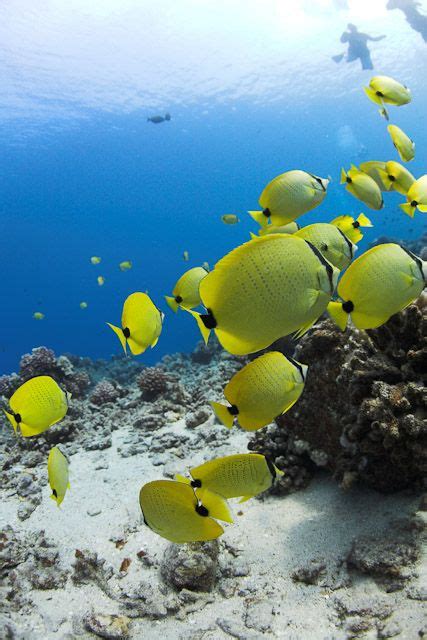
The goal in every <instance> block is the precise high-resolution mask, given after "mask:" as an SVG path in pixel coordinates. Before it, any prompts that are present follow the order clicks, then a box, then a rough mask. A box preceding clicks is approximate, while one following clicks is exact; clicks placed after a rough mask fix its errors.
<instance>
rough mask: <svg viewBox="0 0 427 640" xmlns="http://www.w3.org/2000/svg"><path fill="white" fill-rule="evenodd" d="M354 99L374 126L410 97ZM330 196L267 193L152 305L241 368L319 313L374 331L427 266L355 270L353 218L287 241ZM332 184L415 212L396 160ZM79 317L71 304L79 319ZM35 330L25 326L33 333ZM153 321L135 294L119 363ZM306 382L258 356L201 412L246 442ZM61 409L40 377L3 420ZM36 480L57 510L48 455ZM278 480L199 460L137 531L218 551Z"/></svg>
mask: <svg viewBox="0 0 427 640" xmlns="http://www.w3.org/2000/svg"><path fill="white" fill-rule="evenodd" d="M365 92H366V94H367V96H368V97H369V98H370V100H372V101H373V102H374V103H375V104H377V105H379V106H380V114H381V116H383V117H384V118H385V119H386V120H387V121H389V119H390V116H389V112H388V109H387V108H386V106H385V105H393V106H396V107H399V106H402V105H405V104H408V103H409V102H410V101H411V93H410V91H409V89H408V88H407V87H406V86H404V85H402V84H400V83H399V82H397V81H396V80H394V79H393V78H390V77H387V76H375V77H374V78H372V79H371V81H370V83H369V86H368V87H365ZM387 130H388V133H389V135H390V138H391V140H392V143H393V145H394V147H395V149H396V151H397V153H398V155H399V158H400V160H401V161H402V162H409V161H411V160H412V159H413V158H414V155H415V143H414V142H413V141H412V140H411V138H410V137H409V136H408V135H407V134H406V133H405V132H404V131H402V129H400V128H399V127H398V126H396V125H394V124H388V125H387ZM329 182H330V179H329V178H328V179H327V178H321V177H319V176H316V175H314V174H312V173H308V172H306V171H303V170H299V169H298V170H290V171H286V172H284V173H282V174H281V175H279V176H277V177H275V178H274V179H273V180H271V182H269V183H268V184H267V185H266V186H265V188H264V189H263V191H262V193H261V195H260V197H259V204H260V207H261V209H260V210H256V211H249V215H250V216H251V217H252V218H253V219H254V220H255V221H256V222H257V223H258V224H259V229H258V233H257V234H254V233H251V239H250V240H249V241H248V242H245V243H243V244H242V245H240V246H238V247H236V248H235V249H234V250H232V251H231V252H230V253H228V254H227V255H225V256H224V257H223V258H221V259H220V260H219V261H218V262H217V264H216V265H215V267H214V268H213V269H212V270H211V271H210V270H209V265H207V263H204V264H203V265H202V266H196V267H193V268H191V269H189V270H187V271H186V272H185V273H184V274H183V275H181V276H180V277H179V279H178V280H177V282H176V284H175V286H174V287H173V289H172V293H171V295H168V296H165V300H166V303H167V305H168V307H169V308H170V309H171V310H172V311H174V312H175V313H176V312H177V311H178V310H179V308H181V309H182V310H183V311H185V312H186V313H188V314H189V316H190V315H191V316H192V317H193V318H194V319H195V321H196V322H197V325H198V327H199V329H200V332H201V334H202V336H203V339H204V340H205V342H206V343H207V341H208V339H209V335H210V333H211V331H214V332H215V334H216V337H217V338H218V340H219V342H220V344H221V345H222V347H223V348H224V349H225V350H227V351H228V352H230V353H232V354H234V355H248V354H253V353H257V352H258V351H260V350H262V349H265V348H267V347H269V346H270V345H271V344H272V343H273V342H274V341H275V340H277V339H278V338H281V337H283V336H287V335H290V334H293V335H294V336H296V337H300V336H302V335H304V333H306V332H307V331H308V330H309V329H310V327H312V325H313V324H314V323H315V322H316V321H317V320H318V319H319V318H320V316H321V315H322V314H323V313H324V312H325V311H326V312H327V313H328V314H329V315H330V317H331V318H332V319H333V320H334V321H335V323H336V324H337V325H338V327H339V328H340V329H341V330H343V331H344V330H345V329H346V327H347V326H348V323H349V321H351V322H352V323H353V325H354V326H355V327H357V328H358V329H361V330H363V329H373V328H376V327H379V326H381V325H382V324H384V323H385V322H387V320H388V319H389V318H390V317H391V316H392V315H393V314H395V313H398V312H399V311H401V310H402V309H404V308H405V307H406V306H408V305H409V304H410V303H411V302H413V301H414V300H416V299H417V298H418V297H419V296H420V294H421V293H422V291H423V289H424V287H425V284H426V277H427V263H425V262H423V261H422V260H421V259H420V258H418V257H417V256H415V255H413V254H412V253H411V252H410V251H408V250H407V249H405V248H403V247H401V246H400V245H398V244H394V243H387V244H380V245H377V246H375V247H373V248H371V249H369V250H368V251H366V252H365V253H363V254H362V255H361V256H359V257H358V258H357V259H354V256H355V252H356V251H357V242H359V241H360V240H361V239H362V238H363V231H362V229H363V228H369V227H372V226H373V225H372V223H371V221H370V219H369V218H368V217H367V216H366V215H365V214H363V213H361V214H360V215H359V216H358V217H357V218H356V219H355V218H353V217H352V216H350V215H340V216H338V217H335V218H334V219H333V220H331V221H330V222H329V223H314V224H310V225H308V226H305V227H300V225H299V223H298V222H297V219H299V218H300V216H302V215H303V214H305V213H307V212H308V211H311V210H312V209H314V208H315V207H317V206H318V205H319V204H321V203H322V202H323V200H324V199H325V197H326V195H327V188H328V184H329ZM341 182H342V183H343V184H345V188H346V189H347V191H348V192H349V193H351V194H352V195H353V196H354V197H355V198H357V199H358V200H360V201H361V202H363V203H364V204H365V205H366V206H367V207H369V208H370V209H372V210H374V211H378V210H380V209H382V208H383V207H384V199H383V195H384V194H386V193H387V192H388V191H396V192H397V193H399V194H401V195H402V196H403V197H404V198H405V202H403V203H402V204H401V205H400V207H401V208H402V210H403V211H404V212H405V214H407V215H409V216H411V217H413V216H414V214H415V211H416V210H417V209H418V211H420V212H424V213H425V212H427V175H423V176H421V177H419V178H416V177H415V176H413V175H412V174H411V173H410V171H408V169H406V167H405V166H404V165H402V164H400V163H399V162H397V161H396V160H388V161H379V160H372V161H368V162H364V163H362V164H361V165H360V166H359V167H356V166H354V165H351V167H350V169H348V170H345V169H344V168H343V169H342V171H341ZM221 221H222V222H223V223H224V224H225V225H236V224H238V223H239V222H240V220H239V218H238V216H237V215H235V214H224V215H222V216H221ZM182 257H183V260H184V261H186V262H187V261H189V259H190V256H189V252H188V251H187V250H185V251H183V253H182ZM90 262H91V263H92V264H93V265H99V264H100V263H101V257H99V256H92V257H91V258H90ZM119 268H120V270H121V271H127V270H129V269H131V268H132V262H131V261H130V260H126V261H123V262H121V263H120V264H119ZM97 282H98V285H99V286H103V285H104V283H105V278H104V277H103V276H102V275H98V276H97ZM87 306H88V304H87V302H81V303H80V307H81V308H82V309H85V308H87ZM198 307H202V310H201V311H197V308H198ZM43 317H44V316H43V314H42V313H41V312H35V313H34V318H35V319H37V320H41V319H43ZM163 319H164V314H163V312H162V311H161V310H160V309H159V308H158V307H157V306H156V304H154V302H153V301H152V300H151V298H150V296H149V295H148V294H147V293H142V292H135V293H132V294H131V295H130V296H128V298H127V299H126V300H125V301H124V304H123V311H122V316H121V322H120V324H119V325H114V324H111V323H107V324H108V326H109V327H110V328H111V329H112V330H113V332H114V333H115V334H116V336H117V337H118V339H119V341H120V344H121V345H122V348H123V350H124V352H125V353H127V350H128V349H129V351H130V353H131V354H132V355H135V356H136V355H140V354H142V353H144V351H145V350H146V349H148V348H149V347H151V348H153V347H154V346H155V345H156V344H157V341H158V340H159V338H160V335H161V332H162V326H163ZM307 374H308V375H309V373H308V366H307V364H303V363H300V362H297V361H296V360H293V359H292V358H290V357H285V356H284V355H283V354H282V353H280V352H277V351H270V352H267V353H264V354H262V355H259V356H258V357H257V358H255V359H254V360H252V361H250V362H249V363H248V364H246V365H245V366H243V368H242V369H241V370H240V371H238V372H237V373H236V374H235V375H234V376H233V377H232V379H231V380H230V381H229V382H228V383H227V385H226V386H225V388H224V399H225V401H224V402H218V401H214V400H212V401H211V406H212V410H213V412H214V414H215V416H216V417H217V419H218V421H219V422H220V423H222V424H223V425H224V426H225V427H227V428H229V429H230V428H232V426H233V425H234V424H238V425H239V426H240V427H241V428H242V429H244V430H246V431H254V430H257V429H261V428H263V427H265V426H266V425H268V424H270V423H271V422H272V421H273V420H274V419H275V418H276V417H277V416H279V415H281V414H283V413H285V412H286V411H288V410H289V409H290V408H291V407H292V406H293V405H294V404H295V403H296V402H297V401H298V399H299V397H300V395H301V393H303V390H304V385H305V381H306V377H307ZM68 402H69V397H68V396H67V394H66V393H64V391H63V390H62V389H61V388H60V387H59V385H58V384H57V383H56V382H55V381H54V380H53V379H52V378H51V377H49V376H38V377H35V378H32V379H31V380H28V381H27V382H25V383H24V384H23V385H22V386H21V387H20V388H19V389H18V390H17V391H16V392H15V393H14V394H13V396H12V397H11V398H10V401H9V406H10V409H9V411H8V412H6V416H7V418H8V420H9V421H10V423H11V424H12V426H13V429H14V431H15V433H17V434H19V435H20V436H22V437H25V438H27V437H33V436H37V435H39V434H41V433H43V432H44V431H46V430H47V429H49V427H51V426H52V425H54V424H56V423H57V422H59V421H60V420H62V418H64V416H65V414H66V413H67V409H68ZM47 471H48V480H49V484H50V487H51V490H52V496H51V497H52V498H53V499H54V500H55V501H56V503H57V504H58V506H59V505H60V504H61V503H62V501H63V500H64V497H65V494H66V491H67V488H68V487H69V481H68V480H69V470H68V461H67V459H66V457H65V456H64V455H63V453H62V452H61V451H60V449H59V448H58V447H53V449H52V450H51V451H50V453H49V457H48V463H47ZM280 475H283V471H280V470H279V469H277V468H276V467H275V466H274V465H273V464H272V463H271V461H269V460H268V459H267V458H266V457H265V456H263V455H260V454H253V453H246V454H237V455H230V456H225V457H222V458H217V459H215V460H210V461H208V462H205V463H204V464H202V465H200V466H197V467H194V468H192V469H190V470H188V475H187V476H185V475H180V474H177V475H176V477H175V479H174V480H155V481H152V482H148V483H147V484H144V486H143V487H142V488H141V491H140V495H139V502H140V507H141V511H142V514H143V518H144V522H145V523H146V524H147V526H148V527H150V529H152V530H153V531H154V532H156V533H157V534H159V535H160V536H162V537H164V538H166V539H168V540H170V541H172V542H175V543H187V542H194V541H203V540H212V539H215V538H218V537H219V536H221V535H222V534H223V533H224V528H223V526H222V525H221V524H219V523H218V520H219V521H220V522H223V523H224V522H225V523H232V522H233V517H232V512H231V508H230V506H229V504H228V500H230V499H233V498H240V500H241V501H243V500H248V499H249V498H251V497H253V496H256V495H258V494H259V493H261V492H262V491H265V490H266V489H268V488H269V487H271V485H272V484H273V482H274V480H275V478H277V477H278V476H280Z"/></svg>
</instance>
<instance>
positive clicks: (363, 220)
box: [357, 213, 374, 227]
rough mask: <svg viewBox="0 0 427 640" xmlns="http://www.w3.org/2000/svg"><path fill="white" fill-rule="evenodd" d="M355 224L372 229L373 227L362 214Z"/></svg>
mask: <svg viewBox="0 0 427 640" xmlns="http://www.w3.org/2000/svg"><path fill="white" fill-rule="evenodd" d="M357 222H358V223H359V224H360V226H361V227H373V226H374V225H373V224H372V222H371V221H370V220H369V218H368V216H365V214H364V213H361V214H360V216H358V218H357Z"/></svg>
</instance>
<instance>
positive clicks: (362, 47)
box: [332, 23, 385, 69]
mask: <svg viewBox="0 0 427 640" xmlns="http://www.w3.org/2000/svg"><path fill="white" fill-rule="evenodd" d="M347 29H348V31H344V33H343V34H342V36H341V38H340V40H341V42H348V50H347V58H346V60H347V62H353V61H354V60H357V59H359V60H360V64H361V65H362V69H373V68H374V65H373V64H372V60H371V52H370V51H369V49H368V45H367V42H368V41H371V42H378V41H379V40H382V39H383V38H385V36H377V37H374V36H369V35H368V34H367V33H362V32H361V31H358V29H357V27H356V25H354V24H351V23H349V24H348V25H347ZM344 56H345V53H341V54H339V55H337V56H333V57H332V60H333V61H334V62H341V60H342V59H343V58H344Z"/></svg>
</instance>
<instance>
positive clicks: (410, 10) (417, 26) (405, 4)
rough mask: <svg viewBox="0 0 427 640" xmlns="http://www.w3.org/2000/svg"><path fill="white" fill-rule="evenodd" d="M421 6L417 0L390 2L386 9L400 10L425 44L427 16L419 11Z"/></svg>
mask: <svg viewBox="0 0 427 640" xmlns="http://www.w3.org/2000/svg"><path fill="white" fill-rule="evenodd" d="M420 6H421V3H420V2H417V1H416V0H388V2H387V4H386V7H387V9H388V10H389V11H391V10H392V9H400V10H401V11H402V12H403V13H404V14H405V18H406V21H407V22H408V24H409V26H410V27H411V28H412V29H413V30H414V31H418V33H420V34H421V36H422V38H423V40H424V42H427V16H425V15H423V14H422V13H420V12H419V11H418V7H420Z"/></svg>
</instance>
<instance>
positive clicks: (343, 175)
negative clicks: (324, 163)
mask: <svg viewBox="0 0 427 640" xmlns="http://www.w3.org/2000/svg"><path fill="white" fill-rule="evenodd" d="M344 182H347V174H346V172H345V170H344V169H341V179H340V184H344Z"/></svg>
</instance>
